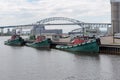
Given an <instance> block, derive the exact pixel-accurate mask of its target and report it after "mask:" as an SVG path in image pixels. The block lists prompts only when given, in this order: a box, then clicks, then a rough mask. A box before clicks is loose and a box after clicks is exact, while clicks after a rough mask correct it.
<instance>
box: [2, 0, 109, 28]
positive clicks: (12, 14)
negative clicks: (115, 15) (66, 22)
mask: <svg viewBox="0 0 120 80" xmlns="http://www.w3.org/2000/svg"><path fill="white" fill-rule="evenodd" d="M49 17H68V18H73V19H76V20H79V21H82V22H92V23H94V22H96V23H97V22H100V23H102V22H103V23H106V22H107V23H110V22H111V7H110V0H0V26H4V25H18V24H31V23H35V22H37V21H39V20H41V19H44V18H49Z"/></svg>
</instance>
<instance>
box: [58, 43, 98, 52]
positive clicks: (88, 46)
mask: <svg viewBox="0 0 120 80" xmlns="http://www.w3.org/2000/svg"><path fill="white" fill-rule="evenodd" d="M56 48H57V49H60V50H65V51H72V52H87V53H88V52H92V53H98V52H99V45H98V44H97V42H96V41H92V42H88V43H82V44H77V45H72V46H56Z"/></svg>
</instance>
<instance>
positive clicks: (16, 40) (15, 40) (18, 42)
mask: <svg viewBox="0 0 120 80" xmlns="http://www.w3.org/2000/svg"><path fill="white" fill-rule="evenodd" d="M4 44H5V45H11V46H22V45H24V44H25V42H24V39H22V37H20V35H13V36H11V39H9V40H7V41H5V42H4Z"/></svg>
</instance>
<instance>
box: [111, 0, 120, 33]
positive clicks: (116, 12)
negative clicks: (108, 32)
mask: <svg viewBox="0 0 120 80" xmlns="http://www.w3.org/2000/svg"><path fill="white" fill-rule="evenodd" d="M111 22H112V27H113V33H120V0H111Z"/></svg>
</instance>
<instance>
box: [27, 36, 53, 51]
mask: <svg viewBox="0 0 120 80" xmlns="http://www.w3.org/2000/svg"><path fill="white" fill-rule="evenodd" d="M50 44H51V40H50V39H46V38H45V36H37V38H36V40H35V41H34V42H33V43H26V46H29V47H34V48H47V49H48V48H50Z"/></svg>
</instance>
